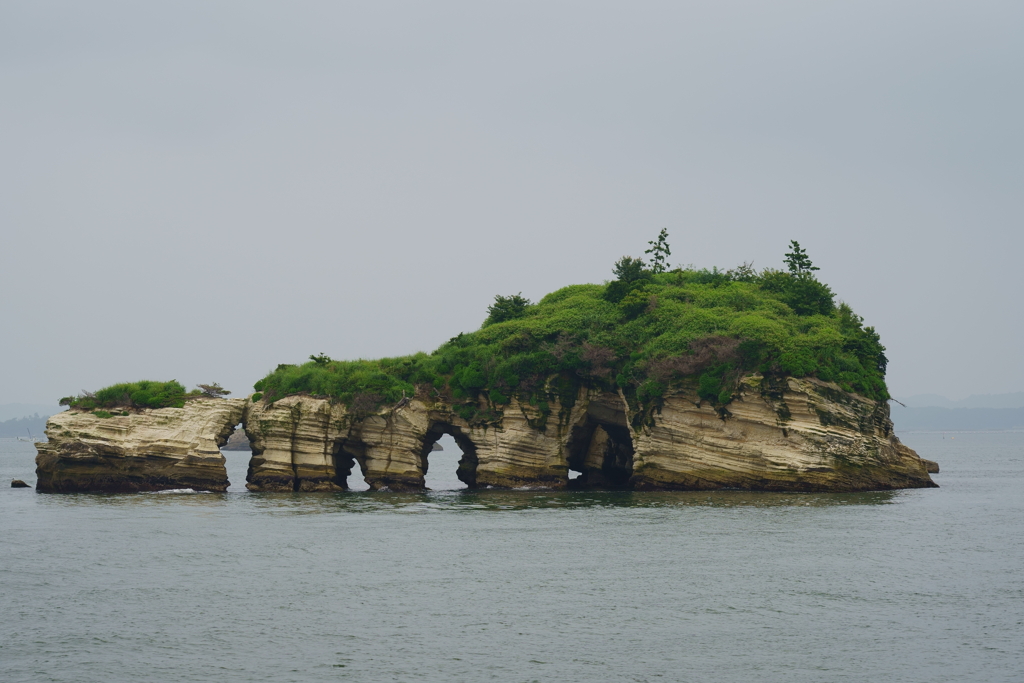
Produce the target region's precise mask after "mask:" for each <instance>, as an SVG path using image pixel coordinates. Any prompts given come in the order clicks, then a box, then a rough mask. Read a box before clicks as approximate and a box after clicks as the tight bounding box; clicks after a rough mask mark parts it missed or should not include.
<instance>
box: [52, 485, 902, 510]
mask: <svg viewBox="0 0 1024 683" xmlns="http://www.w3.org/2000/svg"><path fill="white" fill-rule="evenodd" d="M908 493H910V492H905V491H872V492H866V493H766V492H752V491H658V492H649V491H644V492H638V491H542V490H517V491H504V490H479V491H468V490H461V491H430V492H425V493H394V492H374V491H350V492H344V493H252V492H244V493H243V492H229V493H192V492H184V491H181V492H161V493H136V494H62V495H40V496H38V497H37V498H38V501H39V503H40V504H42V505H47V506H51V505H52V506H57V507H78V506H87V507H94V506H103V507H125V508H135V509H139V508H145V509H150V508H159V509H167V508H174V507H183V508H196V507H199V508H223V507H229V508H234V507H237V506H242V507H245V508H249V509H253V510H259V511H266V512H277V511H280V512H289V513H295V514H319V513H332V512H333V513H345V512H348V513H377V512H401V513H421V514H429V513H444V512H448V513H451V512H474V511H479V510H484V511H502V510H567V509H587V508H685V507H705V508H707V507H710V508H747V507H758V508H785V507H835V506H846V505H888V504H891V503H894V502H896V501H897V499H898V498H899V496H901V495H907V494H908Z"/></svg>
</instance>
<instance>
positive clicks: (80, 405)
mask: <svg viewBox="0 0 1024 683" xmlns="http://www.w3.org/2000/svg"><path fill="white" fill-rule="evenodd" d="M230 393H231V392H230V391H227V390H225V389H224V388H223V387H221V386H220V385H219V384H217V383H216V382H214V383H212V384H200V385H198V386H197V388H196V389H193V390H192V391H188V392H186V390H185V387H184V385H182V384H181V383H180V382H178V381H177V380H173V379H172V380H171V381H169V382H155V381H153V380H139V381H138V382H123V383H121V384H113V385H111V386H109V387H104V388H102V389H100V390H99V391H95V392H92V391H83V392H82V393H81V394H79V395H78V396H65V397H64V398H62V399H60V405H62V406H68V407H70V408H72V409H73V410H82V411H87V412H92V413H93V414H94V415H96V416H97V417H103V418H106V417H113V416H114V414H115V413H111V412H110V411H109V410H105V409H109V408H122V409H124V408H127V409H133V410H141V409H143V408H181V407H184V405H185V401H187V400H189V399H193V398H219V397H221V396H226V395H228V394H230ZM116 414H123V415H127V414H128V413H127V412H126V411H124V410H119V411H117V413H116Z"/></svg>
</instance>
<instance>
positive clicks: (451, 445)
mask: <svg viewBox="0 0 1024 683" xmlns="http://www.w3.org/2000/svg"><path fill="white" fill-rule="evenodd" d="M436 445H440V446H441V449H440V450H437V449H436ZM477 463H478V460H477V455H476V446H474V445H473V442H472V441H470V440H469V437H467V436H466V435H465V434H464V433H463V432H462V430H461V429H460V428H458V427H456V426H454V425H451V424H448V423H446V422H434V423H433V424H431V426H430V429H429V430H427V435H426V438H425V439H424V440H423V448H422V449H421V450H420V467H421V468H422V470H423V485H424V487H425V488H427V489H430V490H435V491H453V490H459V489H464V488H471V489H472V488H476V466H477Z"/></svg>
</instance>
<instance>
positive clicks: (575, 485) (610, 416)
mask: <svg viewBox="0 0 1024 683" xmlns="http://www.w3.org/2000/svg"><path fill="white" fill-rule="evenodd" d="M595 413H596V414H595ZM566 450H567V453H566V464H567V465H568V466H569V488H570V489H572V490H585V489H605V490H611V491H623V490H627V489H629V488H630V487H631V486H630V483H629V480H630V478H631V477H632V476H633V438H632V435H631V434H630V432H629V427H628V426H627V424H626V414H625V412H624V411H618V410H607V409H600V410H595V411H593V413H592V412H591V411H589V410H588V411H587V415H586V417H585V418H584V420H583V421H582V422H581V423H580V424H577V425H576V426H574V427H572V429H571V431H570V433H569V440H568V443H567V447H566ZM576 473H578V474H576ZM574 474H576V476H574Z"/></svg>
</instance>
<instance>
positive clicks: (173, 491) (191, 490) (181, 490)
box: [150, 489, 209, 493]
mask: <svg viewBox="0 0 1024 683" xmlns="http://www.w3.org/2000/svg"><path fill="white" fill-rule="evenodd" d="M150 493H209V491H196V490H195V489H164V490H163V491H150Z"/></svg>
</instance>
